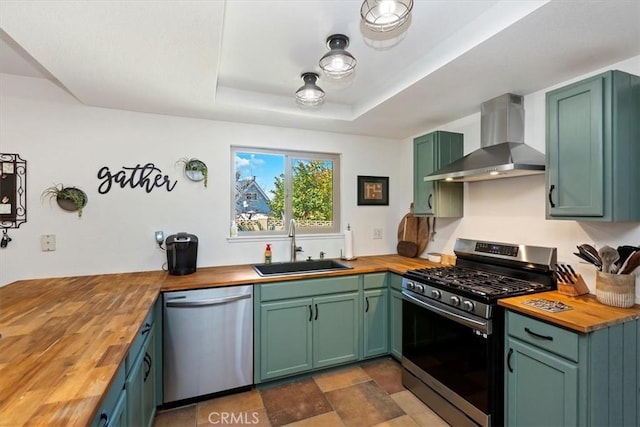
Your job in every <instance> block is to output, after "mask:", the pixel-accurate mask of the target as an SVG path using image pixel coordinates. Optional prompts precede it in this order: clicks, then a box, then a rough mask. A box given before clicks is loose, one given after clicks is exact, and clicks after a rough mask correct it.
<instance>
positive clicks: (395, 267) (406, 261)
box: [161, 255, 438, 291]
mask: <svg viewBox="0 0 640 427" xmlns="http://www.w3.org/2000/svg"><path fill="white" fill-rule="evenodd" d="M340 262H341V263H343V264H346V265H350V266H352V267H353V269H352V270H339V271H322V272H318V273H305V274H290V275H282V276H277V275H276V276H271V277H262V276H260V275H259V274H258V273H256V272H255V270H254V269H253V267H251V265H249V264H246V265H231V266H224V267H205V268H198V270H197V271H196V272H195V273H193V274H189V275H186V276H170V275H167V276H166V278H165V280H164V282H163V283H162V289H161V290H162V291H177V290H185V289H197V288H211V287H216V286H229V285H246V284H249V283H254V284H258V283H269V282H282V281H285V280H299V279H311V278H313V277H331V276H348V275H353V274H366V273H375V272H377V271H391V272H393V273H397V274H404V273H405V272H406V271H407V270H410V269H414V268H423V267H429V266H432V267H435V266H436V265H438V264H434V263H432V262H429V261H427V260H426V259H422V258H406V257H402V256H400V255H379V256H367V257H360V258H358V259H356V260H354V261H340Z"/></svg>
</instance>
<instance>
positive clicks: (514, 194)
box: [407, 56, 640, 303]
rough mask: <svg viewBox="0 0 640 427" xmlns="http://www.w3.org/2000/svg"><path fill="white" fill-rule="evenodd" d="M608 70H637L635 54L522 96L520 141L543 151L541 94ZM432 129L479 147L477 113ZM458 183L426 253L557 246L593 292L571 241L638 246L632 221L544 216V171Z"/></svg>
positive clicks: (591, 278)
mask: <svg viewBox="0 0 640 427" xmlns="http://www.w3.org/2000/svg"><path fill="white" fill-rule="evenodd" d="M610 69H618V70H621V71H626V72H629V73H633V74H640V56H637V57H634V58H630V59H628V60H626V61H623V62H620V63H617V64H612V65H611V66H609V67H606V68H604V69H602V70H594V71H593V72H592V73H589V74H588V75H583V76H576V78H574V79H572V80H570V81H566V82H562V83H559V84H557V85H555V86H552V87H549V88H546V89H544V90H541V91H539V92H535V93H532V94H530V95H527V96H525V98H524V108H525V142H526V143H527V144H529V145H531V146H532V147H534V148H536V149H537V150H539V151H541V152H543V153H544V151H545V93H546V92H548V91H549V90H552V89H555V88H557V87H562V86H565V85H566V84H569V83H572V82H574V81H578V80H581V79H582V78H585V77H588V76H590V75H594V74H598V73H599V72H602V71H606V70H610ZM437 129H440V130H448V131H452V132H462V133H464V148H465V150H464V151H465V154H468V153H470V152H471V151H473V150H475V149H477V148H479V147H480V113H477V114H473V115H471V116H468V117H465V118H462V119H460V120H456V121H454V122H451V123H447V124H444V125H442V126H438V127H437ZM432 130H435V129H426V130H425V132H424V133H427V132H430V131H432ZM409 142H410V141H408V142H407V143H409ZM638 143H640V141H638ZM464 185H465V201H464V202H465V207H464V217H463V218H461V219H458V220H445V219H441V220H438V227H437V234H436V240H435V241H434V242H431V243H430V244H429V247H428V248H427V251H429V252H444V253H452V252H453V245H454V243H455V239H456V238H457V237H466V238H472V239H484V240H494V241H502V242H514V243H525V244H531V245H540V246H553V247H557V248H558V261H559V262H565V263H571V265H573V266H574V267H576V269H577V271H578V272H579V273H581V274H582V275H583V277H584V278H585V281H586V282H587V284H588V285H589V288H590V290H591V292H592V293H595V269H594V268H593V267H592V266H591V265H590V264H583V263H579V261H580V260H579V259H578V258H577V257H576V256H574V255H573V252H576V245H578V244H581V243H591V244H594V245H596V247H598V248H599V247H601V246H603V245H609V246H613V247H617V246H619V245H625V244H628V245H635V246H637V245H640V223H638V222H626V223H604V224H603V223H595V222H586V221H582V222H578V221H558V220H553V221H548V220H545V196H546V194H545V181H544V175H534V176H528V177H519V178H507V179H497V180H493V181H479V182H471V183H465V184H464ZM636 276H637V273H636ZM637 282H638V279H637V277H636V302H638V303H640V284H638V283H637Z"/></svg>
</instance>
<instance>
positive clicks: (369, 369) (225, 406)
mask: <svg viewBox="0 0 640 427" xmlns="http://www.w3.org/2000/svg"><path fill="white" fill-rule="evenodd" d="M210 425H222V426H246V425H255V426H271V427H277V426H289V427H325V426H326V427H332V426H346V427H352V426H353V427H371V426H377V427H415V426H429V427H438V426H448V424H447V423H445V422H444V421H443V420H442V419H441V418H440V417H438V416H437V415H436V414H434V413H433V412H432V411H431V410H430V409H429V408H428V407H427V406H425V405H424V404H423V403H422V402H421V401H420V400H418V398H416V397H415V396H414V395H413V394H412V393H411V392H409V391H408V390H406V389H405V388H404V387H403V386H402V381H401V379H400V365H399V364H398V362H396V361H395V360H394V359H391V358H388V359H382V360H376V361H373V362H369V363H364V364H361V365H354V366H348V367H345V368H340V369H337V370H333V371H329V372H326V373H321V374H317V375H314V376H312V377H309V378H305V379H300V380H297V381H295V382H291V383H285V384H282V385H277V386H274V387H270V388H262V389H261V390H258V389H256V388H254V389H252V390H250V391H247V392H243V393H238V394H234V395H230V396H224V397H219V398H217V399H213V400H208V401H205V402H200V403H198V404H194V405H189V406H184V407H181V408H177V409H171V410H167V411H162V412H159V413H158V415H157V416H156V419H155V422H154V427H201V426H210Z"/></svg>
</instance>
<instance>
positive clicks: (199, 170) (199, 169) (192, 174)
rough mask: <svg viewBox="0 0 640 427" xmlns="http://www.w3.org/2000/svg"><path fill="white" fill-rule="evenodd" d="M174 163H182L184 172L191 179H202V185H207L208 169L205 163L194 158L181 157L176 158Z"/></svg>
mask: <svg viewBox="0 0 640 427" xmlns="http://www.w3.org/2000/svg"><path fill="white" fill-rule="evenodd" d="M176 164H182V165H183V166H184V174H185V176H186V177H187V178H189V179H190V180H191V181H196V182H198V181H204V186H205V187H206V186H207V183H208V181H209V179H208V178H209V169H208V168H207V165H206V164H205V163H204V162H203V161H202V160H198V159H196V158H192V159H188V158H186V157H183V158H182V159H180V160H178V161H177V162H176Z"/></svg>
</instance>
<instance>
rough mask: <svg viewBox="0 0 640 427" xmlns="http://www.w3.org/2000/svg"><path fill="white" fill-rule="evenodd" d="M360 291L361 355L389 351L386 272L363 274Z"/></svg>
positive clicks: (382, 353) (381, 353) (375, 354)
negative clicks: (361, 290) (361, 289)
mask: <svg viewBox="0 0 640 427" xmlns="http://www.w3.org/2000/svg"><path fill="white" fill-rule="evenodd" d="M363 288H364V290H363V293H362V307H363V309H362V317H363V324H362V325H363V326H362V340H363V352H362V357H364V358H366V357H374V356H382V355H384V354H388V353H389V302H388V300H389V290H388V289H387V273H373V274H367V275H364V276H363Z"/></svg>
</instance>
